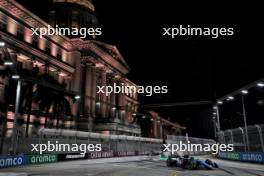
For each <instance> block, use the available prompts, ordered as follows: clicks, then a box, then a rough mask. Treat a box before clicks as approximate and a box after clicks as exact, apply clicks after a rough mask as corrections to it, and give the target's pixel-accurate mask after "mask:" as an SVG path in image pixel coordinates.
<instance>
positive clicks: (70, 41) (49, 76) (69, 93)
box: [0, 0, 141, 139]
mask: <svg viewBox="0 0 264 176" xmlns="http://www.w3.org/2000/svg"><path fill="white" fill-rule="evenodd" d="M53 2H54V3H55V6H54V9H53V10H52V11H50V12H49V15H50V19H51V23H52V24H51V25H55V24H58V25H62V26H63V25H65V26H69V25H70V27H71V26H75V27H82V26H86V25H91V26H97V25H98V22H97V19H96V17H95V16H94V15H91V14H90V13H92V12H93V11H94V7H93V5H92V3H91V2H90V1H85V0H79V1H75V0H74V1H71V0H65V1H63V0H54V1H53ZM65 4H67V6H65ZM71 5H72V7H73V8H72V9H71V10H70V8H68V7H69V6H71ZM59 7H61V9H60V8H59ZM65 8H66V11H65V13H66V14H68V15H69V14H71V15H72V16H68V18H65V19H66V22H65V23H64V22H63V19H64V18H62V14H63V13H62V12H63V11H61V10H65ZM78 8H81V10H80V11H79V10H78ZM89 14H90V15H89ZM82 15H83V16H82ZM52 19H53V21H52ZM77 21H79V22H78V23H77ZM48 25H49V24H48V23H46V22H44V21H43V20H42V19H40V18H39V17H37V16H36V15H34V14H33V13H31V12H30V11H28V10H27V9H25V8H24V7H23V6H21V5H20V4H18V3H17V2H15V1H13V0H1V1H0V42H2V43H3V44H4V45H3V46H0V118H1V120H0V121H1V125H0V126H1V127H0V130H1V131H0V135H1V136H5V137H10V136H11V135H12V128H13V119H14V112H15V108H16V107H15V98H16V88H17V79H18V78H19V79H20V80H21V81H22V85H21V94H20V104H19V114H18V117H17V118H18V131H19V134H20V136H21V137H32V138H33V137H37V132H38V130H39V129H40V128H42V127H46V128H57V129H77V130H81V131H95V132H100V133H105V134H127V135H134V136H140V134H141V131H140V128H139V125H137V124H136V122H135V119H134V117H133V116H132V114H133V113H135V112H136V111H137V108H138V105H139V103H138V101H137V98H138V97H137V94H136V93H135V94H114V93H112V94H111V95H110V96H106V95H105V94H104V93H100V94H98V93H97V85H100V86H102V85H113V84H114V83H116V84H121V83H122V84H125V85H135V84H134V83H133V82H131V81H129V80H128V79H127V78H126V77H125V75H126V74H127V73H128V72H129V71H130V68H129V67H128V65H127V64H126V62H125V60H124V58H123V57H122V55H121V54H120V53H119V51H118V49H117V48H116V47H115V46H113V45H109V44H106V43H103V42H99V41H96V40H82V39H79V38H71V37H67V36H55V35H52V36H44V37H43V38H39V37H38V36H36V35H33V36H32V30H31V28H40V27H42V28H43V27H44V28H47V26H48ZM12 77H13V78H14V79H12ZM1 139H2V138H1Z"/></svg>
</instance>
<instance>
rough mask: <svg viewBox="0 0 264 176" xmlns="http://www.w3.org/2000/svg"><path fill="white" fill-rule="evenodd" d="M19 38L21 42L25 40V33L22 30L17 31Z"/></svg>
mask: <svg viewBox="0 0 264 176" xmlns="http://www.w3.org/2000/svg"><path fill="white" fill-rule="evenodd" d="M17 38H18V39H20V40H24V33H23V32H22V31H20V30H18V31H17Z"/></svg>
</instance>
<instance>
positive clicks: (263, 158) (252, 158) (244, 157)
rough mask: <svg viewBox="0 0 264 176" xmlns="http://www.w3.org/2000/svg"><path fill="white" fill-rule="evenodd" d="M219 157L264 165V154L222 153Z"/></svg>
mask: <svg viewBox="0 0 264 176" xmlns="http://www.w3.org/2000/svg"><path fill="white" fill-rule="evenodd" d="M218 156H219V158H221V159H228V160H236V161H244V162H254V163H264V153H262V152H220V153H219V155H218Z"/></svg>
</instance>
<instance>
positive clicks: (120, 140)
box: [2, 129, 162, 156]
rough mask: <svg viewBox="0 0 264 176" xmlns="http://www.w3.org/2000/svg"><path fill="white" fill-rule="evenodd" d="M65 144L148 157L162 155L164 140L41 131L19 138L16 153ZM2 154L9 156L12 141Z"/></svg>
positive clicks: (80, 132) (62, 131) (7, 144)
mask: <svg viewBox="0 0 264 176" xmlns="http://www.w3.org/2000/svg"><path fill="white" fill-rule="evenodd" d="M48 141H49V142H51V143H56V141H57V142H58V143H63V144H78V145H80V144H87V145H88V144H101V146H102V151H101V152H112V153H118V156H120V155H124V156H129V155H146V154H152V153H156V154H158V153H160V152H161V148H162V140H160V139H154V138H144V137H135V136H126V135H104V134H101V133H92V132H82V131H74V130H56V129H41V130H40V131H39V134H38V137H37V138H19V139H18V140H17V141H16V142H17V145H16V146H17V148H16V153H18V154H37V152H32V151H31V149H32V147H31V144H47V143H48ZM4 143H5V144H4V146H3V150H2V153H3V154H8V153H9V148H10V146H11V145H12V142H11V139H6V140H5V141H4ZM46 153H47V154H48V153H50V154H51V153H52V154H54V153H55V154H60V153H63V152H60V151H56V152H48V151H47V152H46Z"/></svg>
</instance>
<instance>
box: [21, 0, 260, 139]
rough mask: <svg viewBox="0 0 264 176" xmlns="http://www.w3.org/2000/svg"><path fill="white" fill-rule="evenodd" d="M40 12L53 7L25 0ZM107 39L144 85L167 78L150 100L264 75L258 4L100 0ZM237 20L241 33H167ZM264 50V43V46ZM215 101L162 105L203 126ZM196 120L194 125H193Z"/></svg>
mask: <svg viewBox="0 0 264 176" xmlns="http://www.w3.org/2000/svg"><path fill="white" fill-rule="evenodd" d="M19 2H20V3H23V4H24V5H25V6H27V7H28V8H29V9H30V10H31V11H33V12H34V13H36V14H37V15H39V16H44V17H45V15H44V14H45V13H47V9H48V5H47V4H48V3H47V1H46V0H45V1H44V0H42V1H37V2H36V0H19ZM94 5H95V7H96V13H97V16H98V19H99V23H100V26H101V27H102V30H103V36H102V37H100V38H99V40H102V41H104V42H106V43H109V44H113V45H116V46H117V47H118V48H119V50H120V52H121V53H122V55H123V57H124V58H125V60H126V61H127V63H128V65H129V66H130V67H131V72H130V73H129V74H128V78H130V79H131V80H132V81H133V82H135V83H137V84H138V85H167V86H169V93H168V94H166V95H154V96H152V97H145V96H142V97H141V99H140V100H141V103H142V104H148V103H167V102H185V101H201V100H215V99H216V98H219V97H222V96H223V95H225V94H227V93H230V92H232V91H234V90H236V89H239V88H240V87H242V86H244V85H246V84H248V83H251V82H253V81H255V80H258V79H259V78H261V77H263V75H264V74H263V73H264V69H263V64H262V63H263V61H262V60H263V44H262V41H263V40H262V39H263V31H261V27H260V26H261V23H263V20H261V14H260V13H261V10H259V9H258V8H257V7H260V6H258V4H249V3H247V4H242V3H241V2H239V3H234V4H231V3H230V2H224V1H220V2H217V3H212V2H210V3H209V2H208V3H204V4H201V3H199V4H198V3H193V2H191V1H188V3H186V4H183V3H182V2H181V3H180V2H179V1H171V0H170V1H169V0H167V1H142V0H133V1H131V0H126V1H124V0H105V1H102V0H101V1H100V0H94ZM180 24H182V25H191V26H192V27H226V28H228V27H232V28H234V33H235V35H234V36H222V37H219V38H218V39H212V38H210V37H206V36H205V37H197V36H192V37H186V36H184V37H176V38H174V39H171V38H169V37H164V36H163V35H162V34H163V30H162V28H163V27H177V26H178V25H180ZM261 49H262V50H261ZM208 108H209V107H208V106H198V107H197V106H195V107H173V108H158V109H156V110H157V111H159V112H161V114H163V115H165V116H167V117H171V119H173V120H175V121H179V122H181V123H183V124H184V125H188V126H195V125H196V124H197V123H201V125H200V127H199V128H197V129H195V130H193V132H192V134H193V135H196V136H201V135H204V134H205V133H206V132H204V134H198V133H199V132H197V131H200V129H201V128H202V127H203V126H204V125H205V126H206V124H207V126H208V123H209V121H207V120H201V119H203V117H204V116H205V115H204V114H206V112H207V110H208ZM190 123H191V124H193V125H190Z"/></svg>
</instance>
